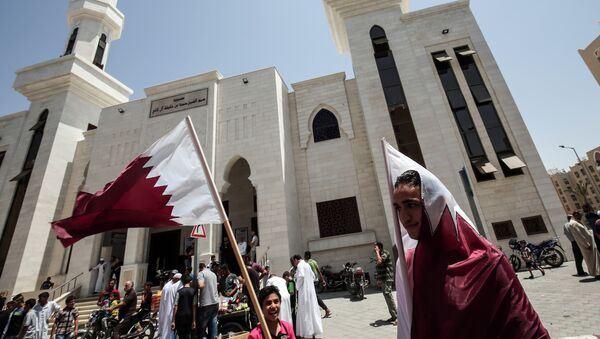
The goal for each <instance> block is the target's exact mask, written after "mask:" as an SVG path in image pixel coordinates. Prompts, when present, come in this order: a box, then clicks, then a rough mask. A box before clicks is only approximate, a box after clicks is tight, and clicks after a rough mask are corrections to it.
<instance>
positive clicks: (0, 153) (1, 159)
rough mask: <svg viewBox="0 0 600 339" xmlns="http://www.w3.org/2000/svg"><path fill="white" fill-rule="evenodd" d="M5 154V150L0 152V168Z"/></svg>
mask: <svg viewBox="0 0 600 339" xmlns="http://www.w3.org/2000/svg"><path fill="white" fill-rule="evenodd" d="M5 155H6V151H4V152H0V168H2V161H3V160H4V156H5Z"/></svg>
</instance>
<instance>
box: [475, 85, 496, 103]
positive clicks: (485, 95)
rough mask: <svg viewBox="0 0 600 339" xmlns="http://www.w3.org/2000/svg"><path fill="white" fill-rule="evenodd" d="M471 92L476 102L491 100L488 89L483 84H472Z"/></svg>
mask: <svg viewBox="0 0 600 339" xmlns="http://www.w3.org/2000/svg"><path fill="white" fill-rule="evenodd" d="M471 93H472V94H473V98H474V99H475V102H476V103H478V104H481V103H484V102H488V101H492V97H491V96H490V93H489V92H488V90H487V89H486V88H485V86H484V85H475V86H472V87H471Z"/></svg>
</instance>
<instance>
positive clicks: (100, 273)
mask: <svg viewBox="0 0 600 339" xmlns="http://www.w3.org/2000/svg"><path fill="white" fill-rule="evenodd" d="M92 269H93V270H98V276H97V277H96V286H95V287H94V292H96V293H100V291H102V290H104V287H106V286H102V284H103V283H104V274H105V273H106V272H105V271H106V265H105V263H98V265H96V266H94V267H93V268H92Z"/></svg>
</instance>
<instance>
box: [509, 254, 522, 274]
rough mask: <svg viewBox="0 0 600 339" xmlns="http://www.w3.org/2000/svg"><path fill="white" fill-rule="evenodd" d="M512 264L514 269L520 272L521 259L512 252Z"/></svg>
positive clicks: (510, 259)
mask: <svg viewBox="0 0 600 339" xmlns="http://www.w3.org/2000/svg"><path fill="white" fill-rule="evenodd" d="M509 261H510V264H511V265H512V268H513V270H515V272H518V271H519V270H520V269H521V259H519V257H517V256H516V255H514V254H511V256H510V258H509Z"/></svg>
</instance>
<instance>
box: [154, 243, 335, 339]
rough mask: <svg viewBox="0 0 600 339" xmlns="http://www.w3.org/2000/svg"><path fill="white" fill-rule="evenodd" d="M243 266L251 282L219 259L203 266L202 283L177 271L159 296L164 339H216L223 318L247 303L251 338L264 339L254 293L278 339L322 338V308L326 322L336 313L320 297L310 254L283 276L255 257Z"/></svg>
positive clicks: (294, 259) (293, 263)
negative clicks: (255, 259) (252, 295)
mask: <svg viewBox="0 0 600 339" xmlns="http://www.w3.org/2000/svg"><path fill="white" fill-rule="evenodd" d="M244 260H245V266H246V270H247V272H248V277H249V281H247V280H245V279H244V278H243V277H242V276H241V275H239V274H236V273H234V272H232V267H230V266H229V265H228V264H227V263H220V262H218V261H216V257H215V256H212V257H211V261H210V263H208V265H207V264H205V263H200V264H199V267H198V276H197V278H194V276H193V274H191V273H187V274H181V273H179V272H178V271H176V270H174V271H172V272H171V274H170V276H169V279H168V281H166V282H165V283H164V284H163V286H161V289H160V291H159V292H158V293H159V296H160V306H159V310H158V311H159V312H158V314H159V328H158V335H159V337H160V338H163V339H169V338H172V337H173V336H174V335H177V337H179V338H181V339H187V338H190V337H192V334H193V333H194V332H195V334H196V337H197V338H211V339H213V338H216V337H217V336H218V329H217V328H218V316H219V314H220V313H223V312H227V307H228V305H230V304H234V305H237V304H238V303H242V304H245V305H247V306H248V315H249V327H250V328H252V331H251V333H250V336H249V338H263V334H262V328H261V326H260V324H259V321H258V316H257V312H256V310H255V308H254V305H253V304H252V303H251V300H250V295H249V288H250V287H252V288H253V289H254V291H255V292H257V294H258V301H259V305H260V308H261V310H262V313H263V315H264V317H265V322H266V324H267V327H268V329H269V331H270V332H271V336H272V337H273V338H279V337H281V336H282V335H284V336H285V337H286V338H296V335H297V336H298V337H299V338H313V337H314V336H316V335H319V334H322V333H323V326H322V322H321V317H322V316H321V311H320V308H323V310H324V311H325V314H324V316H325V317H329V316H331V314H332V312H331V310H329V309H328V308H327V306H325V304H324V303H323V301H322V300H321V299H320V297H319V296H318V295H317V293H316V288H315V287H316V286H317V284H319V283H320V281H321V279H322V276H321V274H320V271H319V269H318V264H317V262H316V261H315V260H314V259H312V258H311V253H310V252H306V253H305V256H304V258H303V257H301V256H300V255H294V256H293V257H292V258H290V265H291V268H290V270H288V271H285V272H283V273H282V275H281V276H278V275H276V274H274V273H273V272H271V270H270V268H269V267H268V266H265V267H263V266H261V265H259V264H258V263H256V262H255V261H253V260H252V255H247V256H244ZM186 271H187V270H186ZM236 271H237V269H236ZM194 283H195V284H196V285H195V286H194ZM196 291H197V299H196V300H197V301H196V304H194V300H195V298H194V296H195V293H196Z"/></svg>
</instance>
